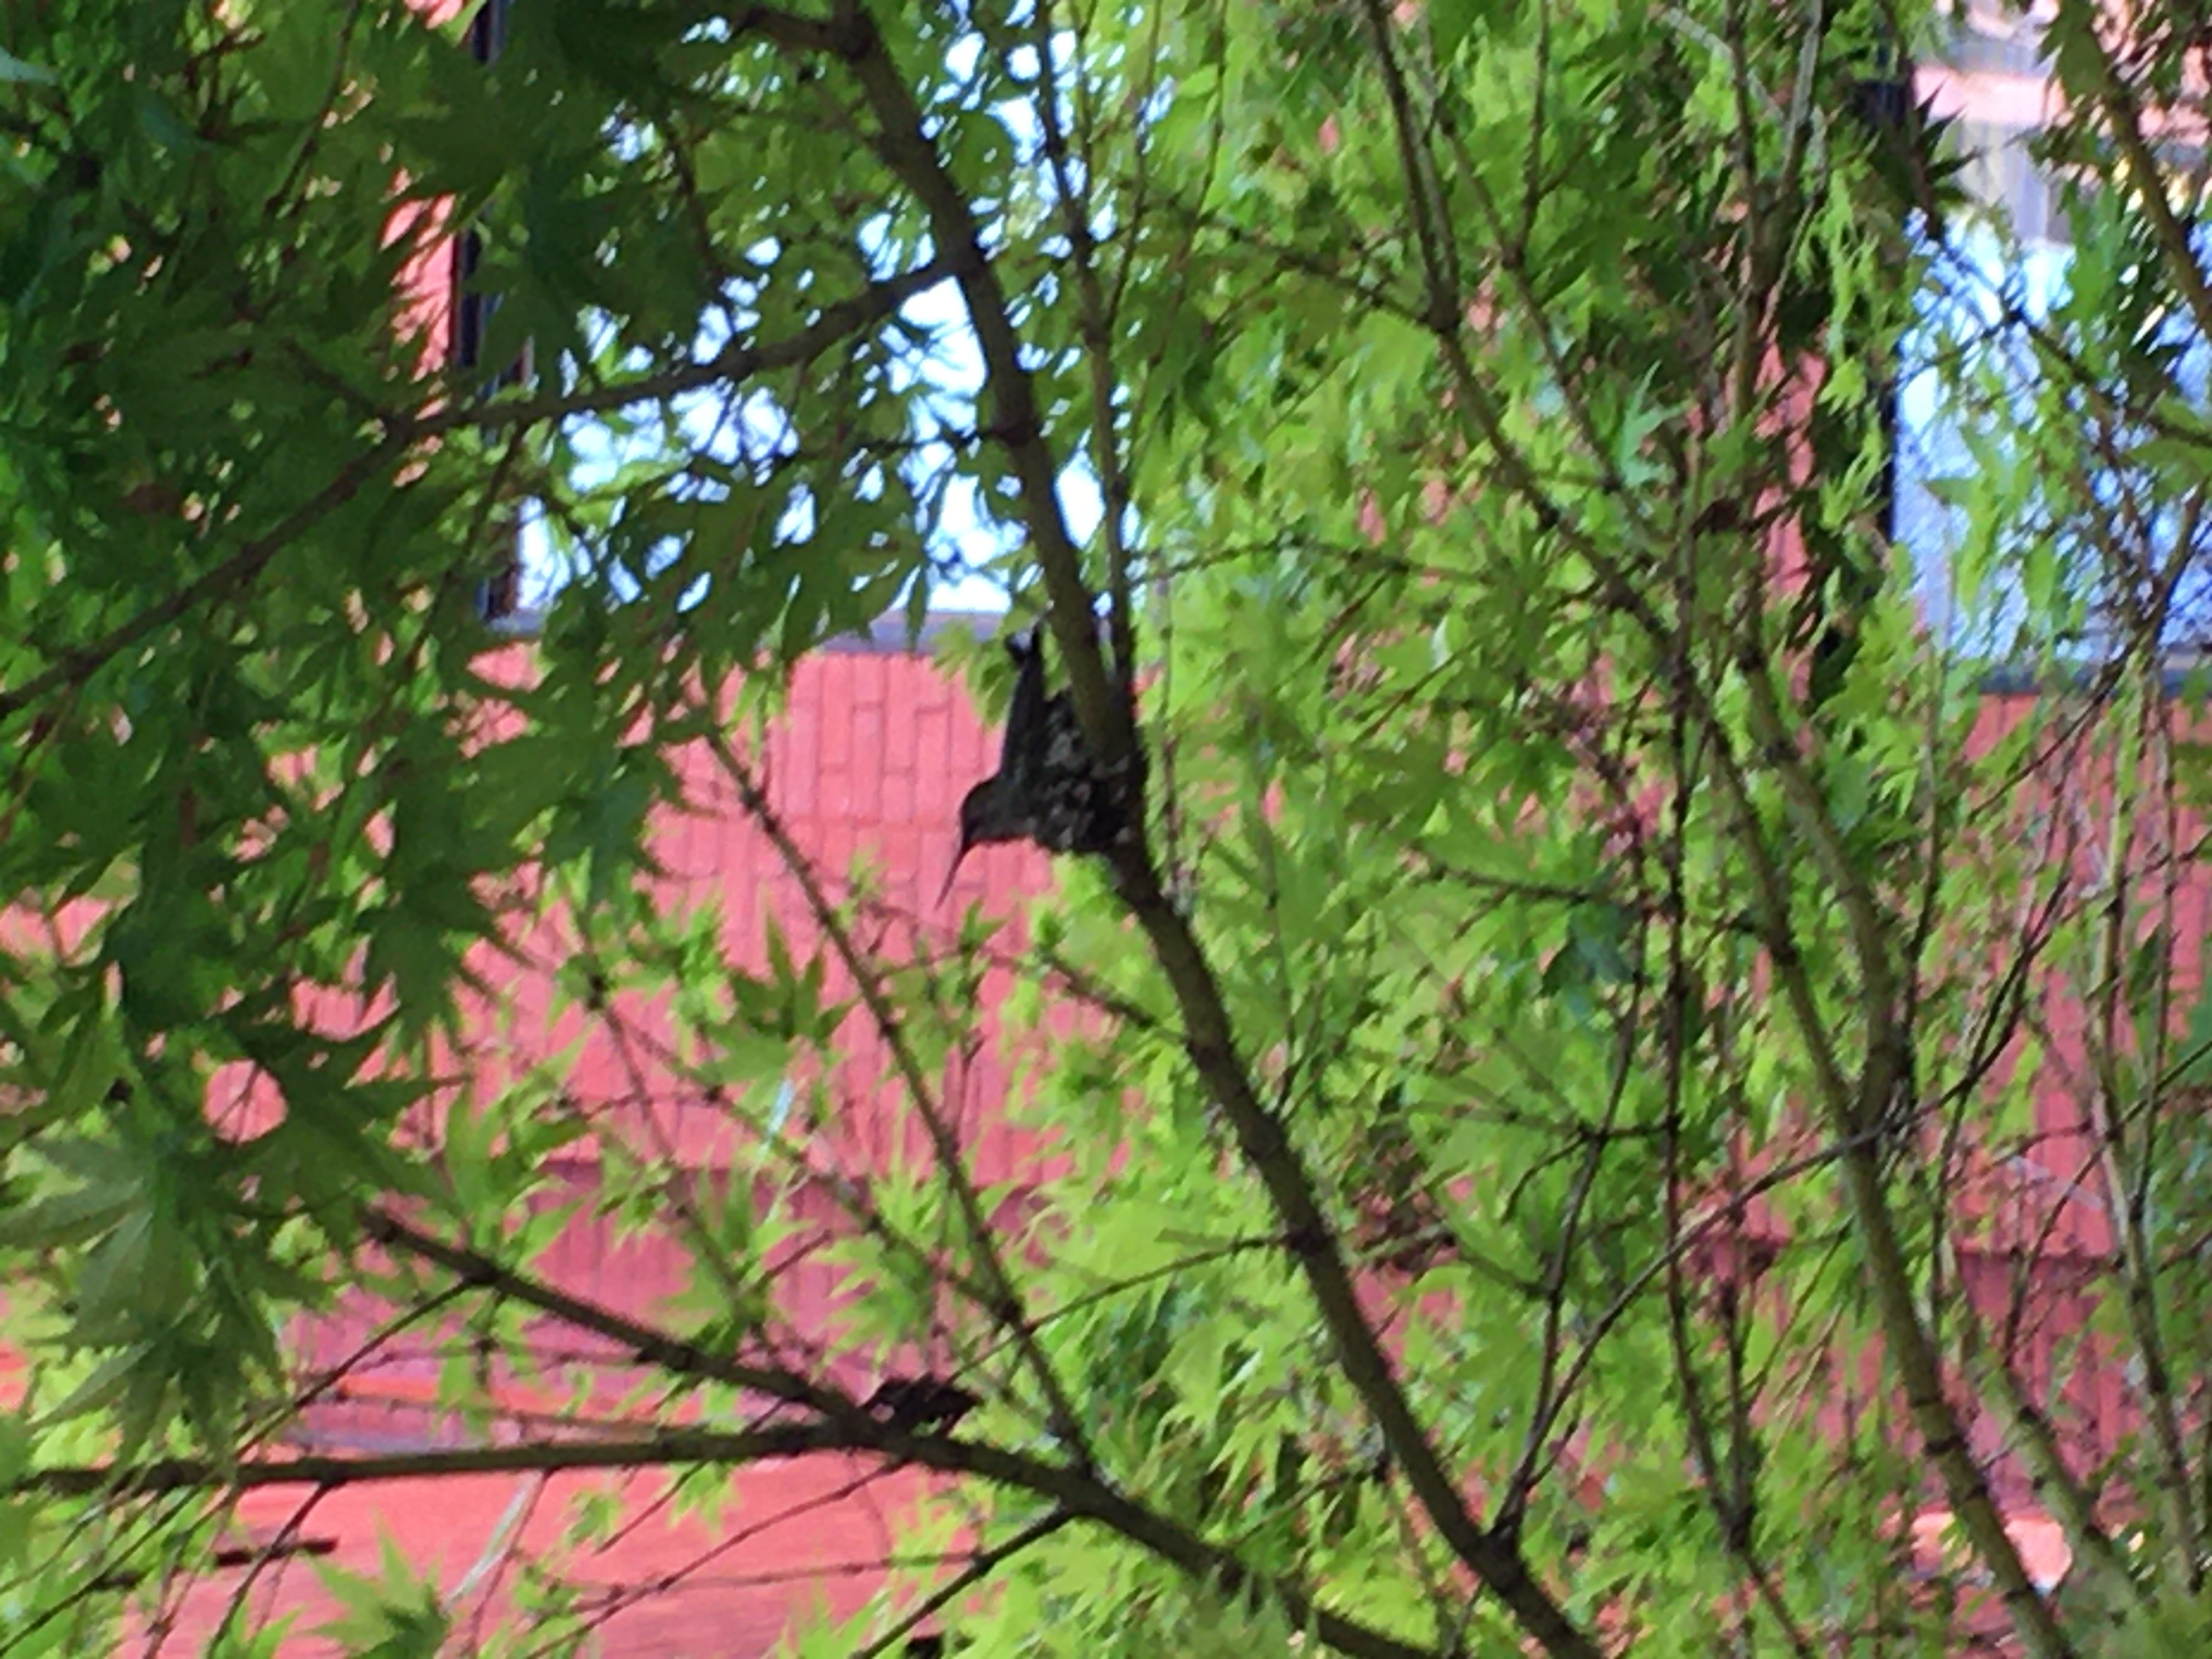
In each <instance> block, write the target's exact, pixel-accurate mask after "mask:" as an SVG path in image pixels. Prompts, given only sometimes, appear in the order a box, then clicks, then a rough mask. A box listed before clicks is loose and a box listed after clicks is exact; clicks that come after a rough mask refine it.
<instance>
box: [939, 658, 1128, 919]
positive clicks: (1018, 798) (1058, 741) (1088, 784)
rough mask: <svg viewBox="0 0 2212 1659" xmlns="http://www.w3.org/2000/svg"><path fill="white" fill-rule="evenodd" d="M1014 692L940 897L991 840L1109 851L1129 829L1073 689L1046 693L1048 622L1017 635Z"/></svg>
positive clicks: (963, 808)
mask: <svg viewBox="0 0 2212 1659" xmlns="http://www.w3.org/2000/svg"><path fill="white" fill-rule="evenodd" d="M1006 654H1007V655H1008V656H1010V657H1012V659H1014V696H1013V702H1012V703H1011V704H1010V705H1009V706H1008V708H1007V710H1006V735H1005V736H1004V737H1003V738H1001V739H1000V744H999V769H998V770H997V771H996V772H994V773H993V774H992V775H990V776H989V777H987V778H985V779H984V780H983V781H981V783H978V784H977V785H976V786H975V787H974V788H972V789H970V790H969V792H968V793H967V796H966V797H965V798H964V799H963V800H962V801H961V803H960V849H959V851H958V852H957V853H955V854H953V855H952V867H951V869H950V870H947V871H946V872H945V888H944V890H943V891H942V892H940V893H939V895H938V900H937V902H939V904H942V903H944V902H945V899H946V898H948V897H950V896H951V892H952V882H953V878H955V877H956V876H957V875H958V874H959V873H960V865H961V861H962V860H963V859H965V858H966V857H967V856H968V854H969V852H970V851H971V850H973V849H974V848H977V847H981V846H982V845H984V844H985V843H987V842H1007V841H1028V842H1036V844H1037V845H1038V846H1039V847H1042V848H1045V849H1046V850H1047V851H1048V852H1053V853H1103V852H1104V851H1105V850H1106V849H1107V848H1109V847H1111V846H1112V845H1113V844H1114V842H1115V841H1116V840H1117V839H1118V838H1119V837H1120V836H1121V835H1122V834H1123V833H1124V831H1125V830H1126V829H1127V822H1128V820H1127V813H1126V811H1124V810H1123V807H1122V803H1121V794H1120V792H1119V791H1118V790H1117V789H1116V788H1115V787H1114V780H1112V779H1111V778H1109V777H1108V776H1107V775H1106V772H1105V769H1104V768H1103V767H1102V766H1101V765H1100V764H1099V763H1098V762H1097V758H1096V757H1094V756H1093V755H1092V754H1091V746H1090V744H1088V743H1087V742H1085V739H1084V736H1083V725H1082V722H1081V721H1080V720H1078V719H1077V718H1076V714H1075V705H1074V703H1073V702H1071V701H1070V700H1069V698H1068V695H1067V693H1066V692H1065V691H1060V692H1057V693H1054V695H1052V696H1046V695H1045V689H1044V640H1043V635H1042V627H1041V626H1040V627H1038V628H1032V629H1029V630H1028V631H1027V632H1026V633H1021V634H1014V635H1008V637H1007V640H1006Z"/></svg>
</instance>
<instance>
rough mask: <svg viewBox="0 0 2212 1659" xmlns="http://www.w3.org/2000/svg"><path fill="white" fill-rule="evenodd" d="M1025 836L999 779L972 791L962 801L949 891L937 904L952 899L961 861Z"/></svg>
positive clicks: (947, 884) (988, 780)
mask: <svg viewBox="0 0 2212 1659" xmlns="http://www.w3.org/2000/svg"><path fill="white" fill-rule="evenodd" d="M1021 834H1022V830H1021V826H1020V825H1019V824H1018V823H1015V822H1014V815H1013V812H1012V808H1011V806H1010V805H1009V804H1008V802H1007V801H1006V799H1005V796H1004V792H1003V791H1002V790H1001V789H1000V787H999V779H998V778H997V776H996V775H993V776H991V777H987V778H986V779H984V780H983V781H982V782H981V783H979V784H977V785H976V786H975V787H974V788H973V789H970V790H969V792H968V793H966V794H965V795H963V797H961V800H960V848H959V850H958V851H957V852H956V853H954V854H953V855H952V867H951V869H950V870H947V871H946V872H945V889H944V890H943V891H942V892H940V893H939V894H938V896H937V902H939V904H942V903H944V902H945V900H946V899H948V898H950V897H951V896H952V880H953V878H954V877H956V876H957V875H958V874H959V873H960V865H961V861H962V860H963V859H965V858H966V857H967V856H968V854H969V853H970V852H972V851H973V850H974V849H975V848H978V847H981V846H982V845H983V844H984V843H985V842H994V841H1018V840H1019V839H1020V838H1021Z"/></svg>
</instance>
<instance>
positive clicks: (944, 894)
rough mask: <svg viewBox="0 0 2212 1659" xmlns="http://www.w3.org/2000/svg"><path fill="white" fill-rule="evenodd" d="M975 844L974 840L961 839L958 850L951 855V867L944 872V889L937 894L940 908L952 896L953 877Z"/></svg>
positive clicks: (956, 874) (958, 871)
mask: <svg viewBox="0 0 2212 1659" xmlns="http://www.w3.org/2000/svg"><path fill="white" fill-rule="evenodd" d="M974 846H975V842H971V841H966V840H963V841H962V842H961V843H960V850H959V851H958V852H957V853H955V854H953V855H952V867H951V869H949V870H947V871H946V872H945V887H944V890H942V891H941V892H939V894H938V896H937V902H938V907H939V908H940V909H941V908H944V904H945V900H947V899H949V898H951V896H952V883H953V879H954V878H955V877H957V876H958V875H959V873H960V866H961V863H962V861H963V860H965V859H966V858H967V856H968V853H969V848H972V847H974Z"/></svg>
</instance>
